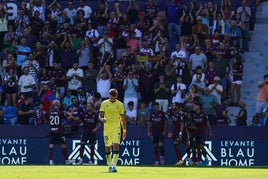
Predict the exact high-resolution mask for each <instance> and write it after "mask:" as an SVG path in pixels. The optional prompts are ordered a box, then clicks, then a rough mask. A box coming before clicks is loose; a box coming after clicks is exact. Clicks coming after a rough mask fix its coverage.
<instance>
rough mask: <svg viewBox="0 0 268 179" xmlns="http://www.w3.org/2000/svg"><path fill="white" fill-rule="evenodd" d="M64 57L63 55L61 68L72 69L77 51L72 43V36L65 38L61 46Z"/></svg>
mask: <svg viewBox="0 0 268 179" xmlns="http://www.w3.org/2000/svg"><path fill="white" fill-rule="evenodd" d="M60 48H61V51H62V55H61V66H62V67H63V68H64V69H69V68H71V66H72V64H73V63H74V61H75V53H76V52H75V51H74V44H73V41H72V37H71V34H68V35H67V36H64V41H63V42H62V43H61V45H60Z"/></svg>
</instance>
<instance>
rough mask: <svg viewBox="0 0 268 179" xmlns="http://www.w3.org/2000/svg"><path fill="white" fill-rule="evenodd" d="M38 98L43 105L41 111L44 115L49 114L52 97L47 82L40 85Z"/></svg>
mask: <svg viewBox="0 0 268 179" xmlns="http://www.w3.org/2000/svg"><path fill="white" fill-rule="evenodd" d="M39 96H40V101H41V102H42V104H43V110H44V111H45V112H46V114H49V111H50V105H51V103H52V101H53V100H54V95H53V94H52V92H51V91H50V89H49V86H48V82H46V83H43V84H41V89H40V92H39Z"/></svg>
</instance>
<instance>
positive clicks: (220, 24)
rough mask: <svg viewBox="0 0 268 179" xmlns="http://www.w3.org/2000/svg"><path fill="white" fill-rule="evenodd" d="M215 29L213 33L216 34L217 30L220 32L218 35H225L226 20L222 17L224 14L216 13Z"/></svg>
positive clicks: (214, 19)
mask: <svg viewBox="0 0 268 179" xmlns="http://www.w3.org/2000/svg"><path fill="white" fill-rule="evenodd" d="M213 16H214V17H213V29H212V32H213V33H215V30H216V29H217V30H218V32H217V33H218V34H219V35H224V34H225V29H226V27H225V22H224V19H223V17H222V14H221V13H217V14H216V13H215V14H214V15H213Z"/></svg>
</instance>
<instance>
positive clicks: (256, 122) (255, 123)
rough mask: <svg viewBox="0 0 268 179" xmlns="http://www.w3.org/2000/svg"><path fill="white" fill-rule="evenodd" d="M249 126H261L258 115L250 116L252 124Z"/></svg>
mask: <svg viewBox="0 0 268 179" xmlns="http://www.w3.org/2000/svg"><path fill="white" fill-rule="evenodd" d="M250 126H261V124H260V117H259V116H258V115H254V116H253V117H252V124H251V125H250Z"/></svg>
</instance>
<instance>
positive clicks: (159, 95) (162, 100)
mask: <svg viewBox="0 0 268 179" xmlns="http://www.w3.org/2000/svg"><path fill="white" fill-rule="evenodd" d="M154 93H155V102H157V103H159V105H160V109H161V110H162V111H163V112H167V109H168V105H169V99H170V90H169V87H168V85H167V83H166V82H165V76H164V75H160V76H159V82H157V83H155V86H154Z"/></svg>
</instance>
